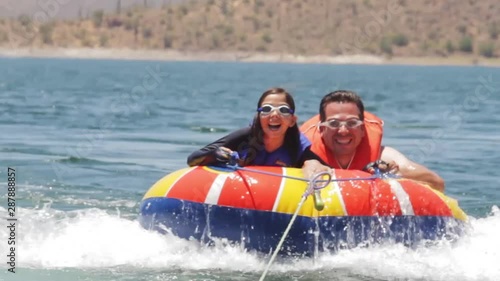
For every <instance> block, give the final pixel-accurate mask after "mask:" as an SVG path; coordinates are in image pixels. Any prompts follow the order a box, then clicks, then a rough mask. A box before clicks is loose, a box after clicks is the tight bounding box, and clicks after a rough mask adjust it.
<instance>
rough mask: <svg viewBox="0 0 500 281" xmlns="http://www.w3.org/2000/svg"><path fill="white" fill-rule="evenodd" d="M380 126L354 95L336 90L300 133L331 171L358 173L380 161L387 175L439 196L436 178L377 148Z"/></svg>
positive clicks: (391, 150)
mask: <svg viewBox="0 0 500 281" xmlns="http://www.w3.org/2000/svg"><path fill="white" fill-rule="evenodd" d="M382 126H383V121H382V120H381V119H379V118H378V117H377V116H375V115H373V114H371V113H369V112H365V111H364V105H363V102H362V101H361V98H360V97H359V96H358V95H357V94H356V93H354V92H351V91H344V90H339V91H335V92H332V93H329V94H327V95H326V96H324V97H323V99H322V100H321V104H320V109H319V117H318V116H315V117H313V118H311V119H310V120H308V121H307V122H306V123H304V124H303V125H302V126H301V128H300V130H301V131H302V132H303V133H304V134H305V135H306V136H307V137H308V138H309V140H310V141H311V143H312V146H311V151H313V152H314V153H316V154H317V155H318V156H320V157H321V158H322V159H323V160H324V161H325V162H326V163H327V164H328V165H330V166H331V167H332V168H335V169H352V170H362V169H363V168H364V167H366V165H367V164H369V163H371V162H374V161H376V160H379V159H380V160H382V161H384V162H386V163H388V167H387V169H388V170H389V171H391V172H393V173H395V174H397V175H400V176H401V177H404V178H408V179H412V180H417V181H421V182H424V183H426V184H428V185H430V186H431V187H433V188H434V189H436V190H439V191H441V192H443V191H444V181H443V179H442V178H441V177H440V176H438V175H437V174H436V173H434V172H433V171H431V170H429V169H427V168H426V167H424V166H422V165H420V164H417V163H415V162H413V161H411V160H409V159H408V158H407V157H406V156H405V155H403V154H402V153H401V152H399V151H397V150H396V149H394V148H392V147H389V146H382V145H381V142H382V133H383V130H382Z"/></svg>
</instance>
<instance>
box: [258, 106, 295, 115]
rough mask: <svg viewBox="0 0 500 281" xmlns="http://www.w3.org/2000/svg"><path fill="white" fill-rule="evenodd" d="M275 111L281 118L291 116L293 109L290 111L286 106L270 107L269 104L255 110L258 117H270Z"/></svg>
mask: <svg viewBox="0 0 500 281" xmlns="http://www.w3.org/2000/svg"><path fill="white" fill-rule="evenodd" d="M275 110H277V111H278V113H279V114H280V115H282V116H289V115H292V114H293V109H291V108H290V107H289V106H288V105H280V106H272V105H270V104H264V105H262V106H261V107H259V108H257V111H258V112H260V115H262V116H266V115H270V114H271V113H272V112H273V111H275Z"/></svg>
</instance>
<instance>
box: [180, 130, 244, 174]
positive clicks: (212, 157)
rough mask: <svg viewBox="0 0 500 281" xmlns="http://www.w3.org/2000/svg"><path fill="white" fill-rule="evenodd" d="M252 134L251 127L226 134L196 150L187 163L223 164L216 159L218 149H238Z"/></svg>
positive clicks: (198, 164) (190, 164) (191, 164)
mask: <svg viewBox="0 0 500 281" xmlns="http://www.w3.org/2000/svg"><path fill="white" fill-rule="evenodd" d="M249 134H250V128H249V127H248V128H242V129H239V130H237V131H234V132H232V133H230V134H229V135H226V136H224V137H222V138H220V139H218V140H216V141H214V142H213V143H210V144H208V145H207V146H205V147H203V148H201V149H199V150H196V151H194V152H193V153H191V155H189V156H188V158H187V164H188V165H189V166H206V165H214V164H221V163H220V162H219V161H217V159H216V152H217V149H219V148H221V147H225V148H228V149H230V150H236V149H237V148H238V146H239V144H240V143H241V142H242V141H244V140H245V139H247V138H248V135H249Z"/></svg>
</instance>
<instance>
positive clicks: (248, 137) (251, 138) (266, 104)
mask: <svg viewBox="0 0 500 281" xmlns="http://www.w3.org/2000/svg"><path fill="white" fill-rule="evenodd" d="M294 113H295V102H294V100H293V97H292V96H291V95H290V94H289V93H288V92H287V91H285V90H284V89H282V88H272V89H269V90H267V91H266V92H264V93H263V94H262V96H261V97H260V99H259V102H258V103H257V112H256V114H255V117H254V120H253V123H252V126H250V127H246V128H242V129H239V130H237V131H235V132H233V133H231V134H229V135H227V136H225V137H222V138H221V139H219V140H217V141H215V142H213V143H211V144H209V145H207V146H205V147H203V148H202V149H200V150H197V151H195V152H193V153H192V154H191V155H190V156H189V157H188V159H187V163H188V165H189V166H196V165H220V164H224V163H227V162H228V160H229V158H230V154H231V153H232V152H233V151H236V152H238V155H239V158H240V163H239V164H240V165H241V166H248V165H259V166H283V167H296V168H300V167H304V168H305V169H307V170H304V174H305V175H312V174H313V173H316V172H320V171H327V170H329V168H328V167H327V166H324V165H323V160H321V158H320V157H318V156H317V155H316V154H314V153H313V152H312V151H311V150H310V147H311V143H310V142H309V140H308V139H307V138H306V137H305V136H304V135H303V134H302V133H300V131H299V128H298V126H297V116H296V115H295V114H294Z"/></svg>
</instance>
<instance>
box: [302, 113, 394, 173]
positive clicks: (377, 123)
mask: <svg viewBox="0 0 500 281" xmlns="http://www.w3.org/2000/svg"><path fill="white" fill-rule="evenodd" d="M364 115H365V120H364V124H363V126H365V131H366V134H365V137H364V138H363V139H362V140H361V143H360V144H359V145H358V147H357V149H356V154H355V155H354V158H353V159H352V162H351V165H349V167H348V169H349V170H362V169H363V168H364V167H365V166H366V165H367V164H368V163H370V162H373V161H375V160H378V159H379V158H380V150H381V143H382V135H383V128H382V127H383V126H384V121H382V119H380V118H378V117H377V116H376V115H374V114H372V113H370V112H367V111H365V114H364ZM319 122H320V120H319V114H317V115H315V116H313V117H312V118H311V119H309V120H307V121H306V122H305V123H304V124H302V126H300V131H301V132H302V133H304V134H305V135H306V137H307V138H308V139H309V141H310V142H311V151H312V152H314V153H316V154H317V155H318V156H319V157H321V158H322V159H323V161H325V162H326V163H327V164H328V165H329V166H330V167H332V168H335V169H342V167H340V166H339V164H338V163H337V161H336V160H335V157H334V155H333V153H332V152H331V151H329V150H328V149H327V148H326V146H325V144H324V143H323V139H322V138H321V134H320V131H319V128H318V126H317V125H318V123H319Z"/></svg>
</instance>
